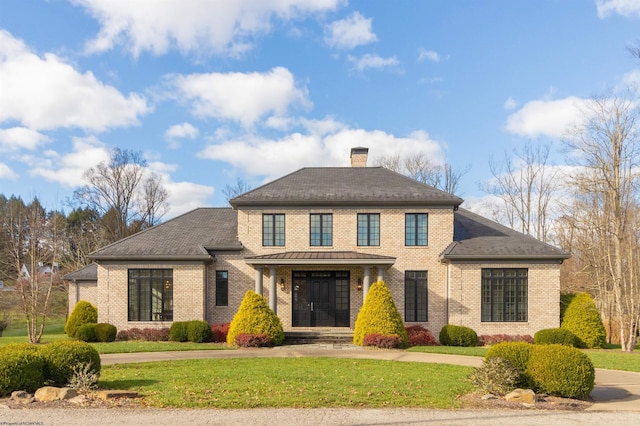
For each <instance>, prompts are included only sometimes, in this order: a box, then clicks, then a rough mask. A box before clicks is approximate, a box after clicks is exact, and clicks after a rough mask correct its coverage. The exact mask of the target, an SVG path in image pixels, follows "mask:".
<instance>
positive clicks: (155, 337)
mask: <svg viewBox="0 0 640 426" xmlns="http://www.w3.org/2000/svg"><path fill="white" fill-rule="evenodd" d="M169 330H170V329H169V328H168V327H163V328H135V327H134V328H130V329H128V330H120V331H119V332H118V336H117V337H116V339H117V340H146V341H149V342H166V341H167V340H169Z"/></svg>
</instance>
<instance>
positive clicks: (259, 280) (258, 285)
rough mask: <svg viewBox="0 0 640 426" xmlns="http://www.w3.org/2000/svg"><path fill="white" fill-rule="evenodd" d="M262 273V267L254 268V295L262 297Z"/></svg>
mask: <svg viewBox="0 0 640 426" xmlns="http://www.w3.org/2000/svg"><path fill="white" fill-rule="evenodd" d="M262 273H263V267H262V266H256V293H258V294H259V295H260V296H262Z"/></svg>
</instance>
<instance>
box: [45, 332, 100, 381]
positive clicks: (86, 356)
mask: <svg viewBox="0 0 640 426" xmlns="http://www.w3.org/2000/svg"><path fill="white" fill-rule="evenodd" d="M40 353H41V354H42V357H43V358H44V377H45V381H46V382H50V383H51V384H52V385H54V386H66V385H67V383H69V379H70V378H71V376H72V375H73V367H74V366H77V365H79V364H81V363H86V364H89V363H90V364H91V371H92V372H94V373H96V374H98V375H99V374H100V369H101V367H102V366H101V364H100V355H99V354H98V351H97V350H95V348H94V347H93V346H91V345H89V344H88V343H85V342H79V341H58V342H53V343H49V344H46V345H44V346H43V347H41V348H40Z"/></svg>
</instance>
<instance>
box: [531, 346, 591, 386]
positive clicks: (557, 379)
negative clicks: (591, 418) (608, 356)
mask: <svg viewBox="0 0 640 426" xmlns="http://www.w3.org/2000/svg"><path fill="white" fill-rule="evenodd" d="M527 373H528V374H529V376H530V377H531V380H532V383H533V385H534V388H535V389H534V390H536V391H537V392H544V393H547V394H549V395H553V396H560V397H564V398H586V397H588V396H589V393H590V392H591V390H592V389H593V386H594V383H595V369H594V368H593V364H592V363H591V360H590V359H589V357H588V356H587V355H586V354H584V353H583V352H581V351H580V350H578V349H576V348H572V347H569V346H564V345H534V346H533V349H532V351H531V357H530V358H529V362H528V364H527Z"/></svg>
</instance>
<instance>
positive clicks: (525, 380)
mask: <svg viewBox="0 0 640 426" xmlns="http://www.w3.org/2000/svg"><path fill="white" fill-rule="evenodd" d="M532 348H533V345H532V344H531V343H527V342H502V343H498V344H495V345H493V346H491V347H490V348H489V350H488V351H487V354H486V355H485V360H488V359H491V358H502V359H505V360H507V361H509V363H510V364H511V365H512V366H513V367H514V368H515V369H516V370H518V371H519V372H520V375H519V377H518V379H517V383H516V384H517V385H518V386H522V387H528V386H529V382H530V378H529V375H528V374H527V365H528V364H529V358H530V357H531V349H532Z"/></svg>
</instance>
